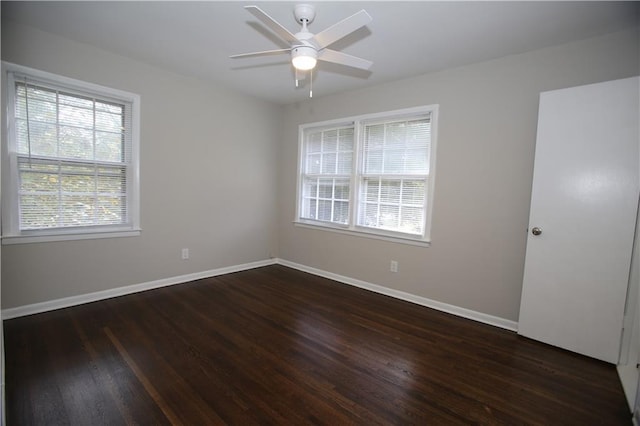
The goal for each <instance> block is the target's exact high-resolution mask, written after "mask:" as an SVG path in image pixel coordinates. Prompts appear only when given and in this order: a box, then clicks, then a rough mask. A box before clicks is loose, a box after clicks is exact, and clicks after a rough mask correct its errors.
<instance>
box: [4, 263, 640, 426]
mask: <svg viewBox="0 0 640 426" xmlns="http://www.w3.org/2000/svg"><path fill="white" fill-rule="evenodd" d="M4 329H5V345H6V392H7V423H8V424H9V425H14V424H15V425H50V424H56V425H57V424H71V425H76V424H91V425H97V424H109V425H115V424H127V425H129V424H174V425H177V424H198V425H204V424H211V425H216V424H237V425H253V424H281V425H285V424H286V425H289V424H296V425H298V424H300V425H302V424H326V425H342V424H361V425H375V424H380V425H391V424H394V425H395V424H421V425H422V424H436V425H437V424H443V425H455V424H486V425H493V424H497V425H516V424H531V425H548V424H565V425H585V424H610V425H628V424H631V416H630V413H629V410H628V407H627V405H626V401H625V398H624V395H623V392H622V387H621V384H620V382H619V380H618V378H617V373H616V370H615V367H614V366H612V365H609V364H606V363H603V362H600V361H596V360H593V359H589V358H586V357H582V356H580V355H577V354H573V353H569V352H566V351H563V350H560V349H557V348H553V347H550V346H547V345H544V344H541V343H538V342H534V341H532V340H529V339H526V338H523V337H520V336H518V335H516V334H515V333H512V332H509V331H505V330H501V329H498V328H495V327H491V326H488V325H485V324H480V323H476V322H474V321H470V320H465V319H462V318H458V317H455V316H453V315H449V314H446V313H442V312H437V311H434V310H431V309H428V308H425V307H422V306H418V305H415V304H411V303H408V302H404V301H400V300H396V299H393V298H390V297H387V296H383V295H380V294H376V293H372V292H369V291H365V290H362V289H359V288H355V287H351V286H347V285H344V284H340V283H336V282H334V281H331V280H327V279H324V278H321V277H317V276H313V275H309V274H306V273H303V272H300V271H296V270H293V269H290V268H286V267H283V266H279V265H275V266H268V267H264V268H257V269H253V270H249V271H244V272H238V273H234V274H228V275H224V276H219V277H214V278H210V279H204V280H199V281H194V282H192V283H187V284H183V285H178V286H172V287H165V288H161V289H157V290H153V291H147V292H143V293H138V294H133V295H129V296H124V297H119V298H114V299H109V300H104V301H100V302H94V303H90V304H86V305H82V306H77V307H73V308H68V309H63V310H59V311H53V312H49V313H43V314H38V315H32V316H28V317H23V318H17V319H13V320H8V321H5V322H4Z"/></svg>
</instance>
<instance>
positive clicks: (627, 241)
mask: <svg viewBox="0 0 640 426" xmlns="http://www.w3.org/2000/svg"><path fill="white" fill-rule="evenodd" d="M638 81H639V79H638V78H637V77H636V78H630V79H623V80H615V81H610V82H605V83H598V84H592V85H588V86H580V87H575V88H570V89H563V90H554V91H551V92H544V93H542V94H541V95H540V109H539V113H538V136H537V141H536V153H535V165H534V176H533V188H532V194H531V212H530V216H529V230H528V231H529V232H528V240H527V254H526V259H525V270H524V281H523V288H522V299H521V305H520V319H519V324H518V332H519V334H522V335H523V336H526V337H530V338H532V339H536V340H539V341H542V342H545V343H549V344H551V345H555V346H559V347H561V348H564V349H568V350H571V351H574V352H578V353H581V354H584V355H588V356H591V357H593V358H597V359H601V360H604V361H608V362H611V363H617V361H618V357H619V352H620V337H621V332H622V321H623V314H624V305H625V297H626V292H627V283H628V279H629V265H630V260H631V248H632V245H633V237H634V227H635V226H634V225H635V218H636V210H637V202H638V187H639V177H638V173H639V172H638V168H639V161H640V154H639V152H638V150H639V141H638V137H639V136H638V125H639V124H638V113H639V109H638V96H639V93H640V92H639V86H638ZM538 231H539V232H538ZM534 233H535V234H538V235H534Z"/></svg>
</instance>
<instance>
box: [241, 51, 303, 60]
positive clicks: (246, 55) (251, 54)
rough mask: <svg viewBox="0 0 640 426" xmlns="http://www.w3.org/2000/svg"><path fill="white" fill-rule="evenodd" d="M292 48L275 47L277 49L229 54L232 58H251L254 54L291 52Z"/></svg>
mask: <svg viewBox="0 0 640 426" xmlns="http://www.w3.org/2000/svg"><path fill="white" fill-rule="evenodd" d="M289 52H291V49H275V50H263V51H262V52H251V53H240V54H238V55H231V56H229V57H230V58H232V59H237V58H250V57H252V56H267V55H280V54H282V53H289Z"/></svg>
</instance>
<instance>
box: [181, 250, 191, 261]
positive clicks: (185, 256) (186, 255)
mask: <svg viewBox="0 0 640 426" xmlns="http://www.w3.org/2000/svg"><path fill="white" fill-rule="evenodd" d="M188 258H189V249H188V248H183V249H182V260H187V259H188Z"/></svg>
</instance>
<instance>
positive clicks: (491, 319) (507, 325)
mask: <svg viewBox="0 0 640 426" xmlns="http://www.w3.org/2000/svg"><path fill="white" fill-rule="evenodd" d="M274 264H280V265H283V266H287V267H289V268H293V269H297V270H299V271H303V272H308V273H310V274H313V275H318V276H320V277H324V278H328V279H331V280H334V281H338V282H341V283H344V284H348V285H352V286H355V287H360V288H363V289H366V290H370V291H374V292H376V293H380V294H384V295H387V296H391V297H395V298H396V299H400V300H405V301H407V302H412V303H415V304H418V305H422V306H426V307H428V308H433V309H436V310H439V311H442V312H447V313H450V314H453V315H457V316H459V317H462V318H467V319H471V320H474V321H478V322H481V323H484V324H489V325H493V326H496V327H500V328H503V329H505V330H510V331H517V329H518V323H517V322H515V321H511V320H507V319H504V318H500V317H496V316H493V315H489V314H485V313H482V312H477V311H473V310H470V309H466V308H461V307H459V306H455V305H450V304H448V303H443V302H439V301H437V300H432V299H428V298H426V297H422V296H416V295H414V294H411V293H406V292H403V291H399V290H394V289H391V288H388V287H383V286H380V285H377V284H372V283H369V282H366V281H362V280H357V279H355V278H350V277H346V276H344V275H338V274H334V273H332V272H328V271H324V270H321V269H317V268H312V267H310V266H306V265H301V264H299V263H295V262H291V261H288V260H285V259H266V260H260V261H257V262H251V263H244V264H241V265H234V266H227V267H224V268H218V269H211V270H208V271H202V272H195V273H192V274H186V275H179V276H176V277H170V278H164V279H161V280H156V281H149V282H145V283H140V284H133V285H129V286H125V287H118V288H113V289H109V290H103V291H97V292H94V293H87V294H81V295H78V296H71V297H65V298H62V299H56V300H49V301H46V302H41V303H34V304H31V305H24V306H18V307H16V308H10V309H3V310H2V319H3V320H6V319H12V318H17V317H22V316H25V315H32V314H38V313H42V312H48V311H53V310H55V309H62V308H68V307H70V306H76V305H81V304H83V303H90V302H96V301H99V300H104V299H110V298H112V297H118V296H124V295H127V294H132V293H138V292H140V291H145V290H152V289H154V288H160V287H166V286H170V285H176V284H183V283H187V282H190V281H195V280H199V279H202V278H210V277H215V276H218V275H224V274H231V273H233V272H240V271H246V270H248V269H253V268H259V267H262V266H268V265H274Z"/></svg>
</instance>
